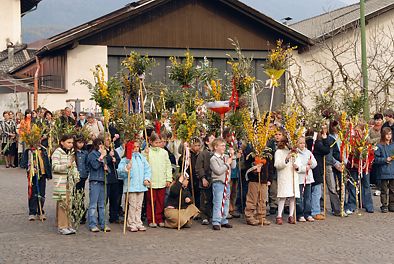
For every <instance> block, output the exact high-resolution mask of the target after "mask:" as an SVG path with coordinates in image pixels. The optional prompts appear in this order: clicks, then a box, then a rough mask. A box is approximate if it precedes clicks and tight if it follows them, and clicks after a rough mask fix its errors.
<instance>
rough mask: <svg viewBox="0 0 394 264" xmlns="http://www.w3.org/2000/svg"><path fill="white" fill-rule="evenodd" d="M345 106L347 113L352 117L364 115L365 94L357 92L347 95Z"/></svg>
mask: <svg viewBox="0 0 394 264" xmlns="http://www.w3.org/2000/svg"><path fill="white" fill-rule="evenodd" d="M344 108H345V111H346V112H347V114H348V115H349V116H351V117H356V116H358V115H362V113H363V109H364V98H363V95H362V94H355V95H354V96H350V95H347V96H345V98H344Z"/></svg>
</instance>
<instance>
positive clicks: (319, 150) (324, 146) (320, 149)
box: [306, 137, 330, 185]
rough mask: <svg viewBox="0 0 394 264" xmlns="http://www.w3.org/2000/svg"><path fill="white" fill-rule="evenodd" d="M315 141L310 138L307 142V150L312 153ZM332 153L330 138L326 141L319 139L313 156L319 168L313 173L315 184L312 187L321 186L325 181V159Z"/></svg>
mask: <svg viewBox="0 0 394 264" xmlns="http://www.w3.org/2000/svg"><path fill="white" fill-rule="evenodd" d="M312 144H313V139H312V138H308V139H307V140H306V145H307V148H308V149H309V150H310V151H312ZM329 153H330V145H329V140H328V137H327V138H326V139H317V140H316V142H315V148H314V150H313V156H314V157H315V159H316V161H317V166H316V168H314V169H313V170H312V171H313V179H314V180H315V182H314V183H313V184H312V185H316V184H321V183H323V181H324V157H325V156H326V155H327V154H329Z"/></svg>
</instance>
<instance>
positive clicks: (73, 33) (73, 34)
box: [38, 0, 312, 55]
mask: <svg viewBox="0 0 394 264" xmlns="http://www.w3.org/2000/svg"><path fill="white" fill-rule="evenodd" d="M171 1H173V0H141V1H138V2H133V3H131V4H129V5H126V6H125V7H123V8H121V9H118V10H116V11H114V12H112V13H109V14H107V15H104V16H102V17H99V18H97V19H95V20H92V21H90V22H87V23H85V24H82V25H80V26H77V27H75V28H72V29H70V30H67V31H65V32H63V33H60V34H58V35H55V36H53V37H51V38H49V40H50V43H48V44H47V45H44V46H43V47H42V49H40V50H39V51H38V55H41V54H44V53H45V52H47V51H50V50H54V49H58V48H62V47H64V46H65V45H68V44H70V43H71V42H73V41H74V40H76V39H80V38H82V37H86V36H88V35H91V34H92V33H96V32H98V31H100V30H103V29H105V28H108V27H109V26H113V25H116V24H118V23H121V22H123V21H125V20H127V19H129V18H130V16H133V15H140V14H141V13H144V12H149V10H150V9H152V8H154V7H157V6H160V5H163V4H166V3H168V2H171ZM210 1H217V2H221V3H224V4H226V5H228V6H230V7H232V8H235V9H237V10H238V11H239V12H242V13H244V14H246V15H248V16H250V17H252V18H253V19H255V20H256V21H257V22H259V23H261V24H263V25H264V26H266V27H269V28H271V29H274V30H276V31H278V32H280V33H282V34H283V35H285V36H287V37H289V38H290V39H292V40H294V41H295V42H297V43H300V44H303V45H308V44H312V42H311V41H310V39H309V38H307V37H306V36H304V35H303V34H301V33H299V32H297V31H296V30H294V29H292V28H289V27H288V26H286V25H283V24H282V23H280V22H278V21H276V20H274V19H272V18H270V17H268V16H266V15H264V14H262V13H260V12H259V11H257V10H255V9H253V8H251V7H249V6H247V5H245V4H244V3H242V2H241V1H238V0H210Z"/></svg>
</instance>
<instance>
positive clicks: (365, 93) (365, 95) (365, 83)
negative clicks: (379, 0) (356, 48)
mask: <svg viewBox="0 0 394 264" xmlns="http://www.w3.org/2000/svg"><path fill="white" fill-rule="evenodd" d="M360 29H361V71H362V76H363V81H362V87H363V98H364V119H365V121H368V120H369V118H370V116H369V100H368V99H369V98H368V65H367V44H366V33H365V0H360Z"/></svg>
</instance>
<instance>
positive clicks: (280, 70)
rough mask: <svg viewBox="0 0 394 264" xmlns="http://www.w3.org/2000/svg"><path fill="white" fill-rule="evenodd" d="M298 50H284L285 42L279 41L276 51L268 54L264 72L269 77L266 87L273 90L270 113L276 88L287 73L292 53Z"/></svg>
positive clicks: (293, 48) (290, 48)
mask: <svg viewBox="0 0 394 264" xmlns="http://www.w3.org/2000/svg"><path fill="white" fill-rule="evenodd" d="M296 48H297V47H288V48H283V41H282V40H277V42H276V47H275V49H272V50H271V51H270V52H269V54H268V58H267V62H266V63H265V65H264V68H265V71H264V72H265V74H266V75H267V76H268V80H267V81H266V86H267V88H269V89H271V99H270V106H269V111H270V112H271V111H272V106H273V102H274V95H275V88H278V87H279V86H280V83H279V80H280V78H281V77H282V76H283V74H284V73H285V72H286V69H287V67H288V60H289V58H290V56H291V52H292V51H293V50H295V49H296Z"/></svg>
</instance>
